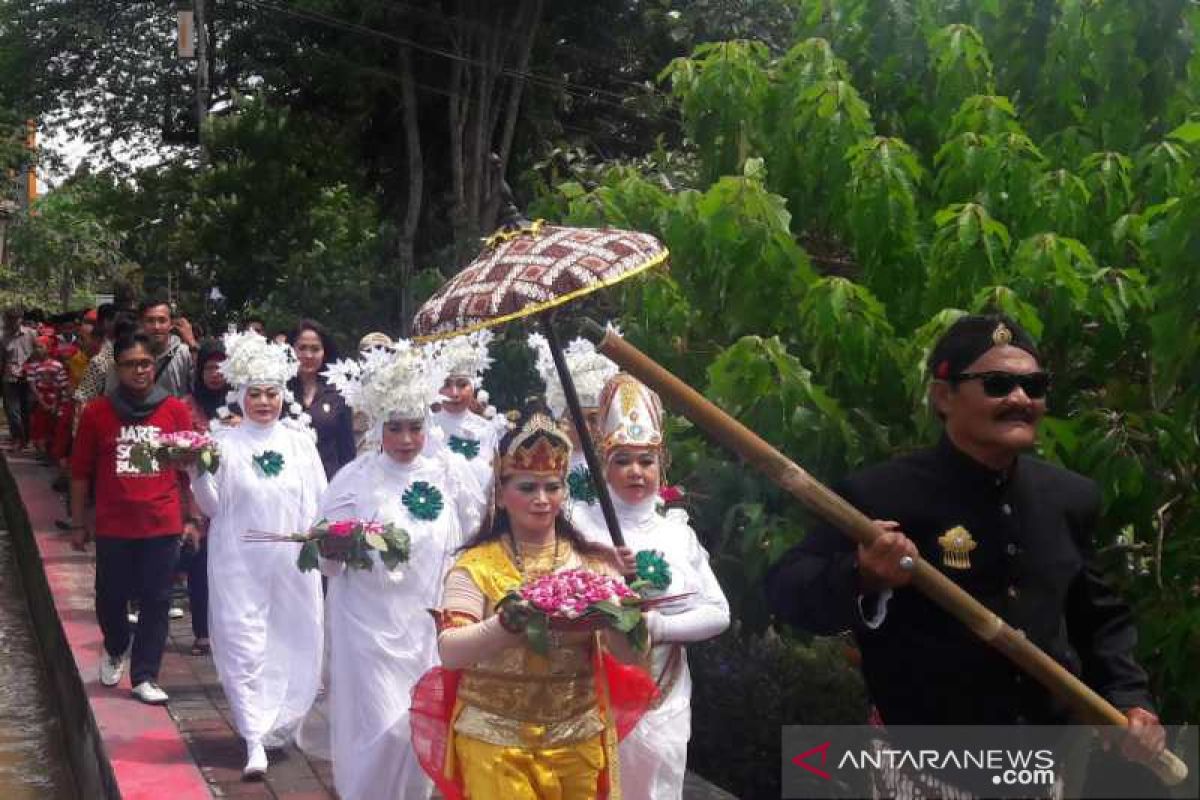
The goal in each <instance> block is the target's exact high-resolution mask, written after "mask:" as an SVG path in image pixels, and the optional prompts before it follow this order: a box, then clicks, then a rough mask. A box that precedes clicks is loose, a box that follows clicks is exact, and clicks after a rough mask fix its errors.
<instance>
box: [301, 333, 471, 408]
mask: <svg viewBox="0 0 1200 800" xmlns="http://www.w3.org/2000/svg"><path fill="white" fill-rule="evenodd" d="M448 374H449V365H448V363H447V361H446V359H445V358H444V356H443V354H442V352H441V348H440V347H439V346H438V345H437V344H432V345H426V346H421V345H414V344H413V343H412V342H409V341H407V340H405V339H401V340H400V341H398V342H396V343H395V344H394V345H392V346H391V347H373V348H371V349H370V350H368V351H367V352H365V353H363V354H362V356H361V358H359V359H358V360H348V359H343V360H341V361H338V362H337V363H335V364H330V365H329V366H328V367H326V369H325V377H326V378H327V379H328V380H329V382H330V383H331V384H332V385H333V386H334V388H336V389H337V390H338V392H339V393H340V394H341V395H342V397H344V398H345V399H346V404H347V405H349V406H350V408H352V409H354V410H355V411H358V412H361V413H363V414H365V415H366V417H367V419H369V420H370V421H371V427H372V428H376V427H378V426H379V425H381V424H382V423H384V422H387V421H388V420H389V419H397V418H399V419H424V418H425V415H426V414H427V413H428V412H429V406H430V404H431V403H432V402H433V401H434V400H436V399H437V397H438V392H439V390H440V389H441V388H442V384H443V383H444V382H445V380H446V376H447V375H448Z"/></svg>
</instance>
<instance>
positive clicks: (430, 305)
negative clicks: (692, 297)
mask: <svg viewBox="0 0 1200 800" xmlns="http://www.w3.org/2000/svg"><path fill="white" fill-rule="evenodd" d="M667 256H668V252H667V248H666V247H664V246H663V244H662V242H660V241H659V240H658V239H656V238H655V237H653V236H651V235H650V234H648V233H638V232H636V231H624V230H620V229H617V228H572V227H563V226H559V225H548V224H546V223H545V222H544V221H542V220H536V221H534V222H532V223H528V224H524V225H521V226H519V227H514V228H506V229H502V230H500V231H498V232H497V233H495V234H493V235H492V236H490V237H488V239H487V240H486V241H485V242H484V247H483V250H482V252H480V254H479V255H478V256H476V258H475V260H474V261H472V262H471V263H470V264H468V265H467V266H466V267H464V268H463V270H462V271H461V272H459V273H458V274H457V275H455V276H454V277H453V278H451V279H450V280H449V281H448V282H447V283H446V284H445V285H444V286H442V288H441V289H439V290H438V291H437V292H436V293H435V294H434V295H433V297H431V298H429V300H428V301H426V302H425V304H424V305H423V306H421V308H420V310H419V311H417V315H416V317H415V318H414V320H413V333H414V334H415V335H416V336H417V337H418V338H420V339H426V340H428V339H440V338H446V337H450V336H456V335H459V334H462V333H469V332H471V331H475V330H479V329H480V328H488V327H492V326H494V325H502V324H504V323H506V322H510V321H512V320H515V319H520V318H521V317H527V316H530V315H533V314H537V313H539V312H542V311H547V310H549V309H552V308H555V307H557V306H560V305H563V304H564V303H568V302H570V301H572V300H574V299H576V298H579V297H583V296H584V295H586V294H590V293H592V292H594V291H597V290H599V289H604V288H606V287H608V286H612V285H613V284H616V283H620V282H621V281H623V280H625V279H626V278H630V277H633V276H634V275H637V274H639V273H641V272H645V271H646V270H648V269H651V268H653V267H656V266H659V265H660V264H664V263H666V261H667Z"/></svg>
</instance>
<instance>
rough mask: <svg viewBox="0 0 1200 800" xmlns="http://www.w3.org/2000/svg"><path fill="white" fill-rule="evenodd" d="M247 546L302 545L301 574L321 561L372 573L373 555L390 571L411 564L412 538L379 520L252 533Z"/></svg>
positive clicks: (246, 537) (248, 534) (321, 523)
mask: <svg viewBox="0 0 1200 800" xmlns="http://www.w3.org/2000/svg"><path fill="white" fill-rule="evenodd" d="M242 541H246V542H295V543H298V544H299V545H300V552H299V554H298V555H297V557H296V566H297V567H299V568H300V571H301V572H308V571H309V570H314V569H317V567H318V566H319V565H320V561H319V558H318V557H322V558H326V559H329V560H330V561H338V562H341V563H343V564H345V565H346V566H347V567H349V568H351V569H359V570H370V569H373V568H374V566H375V559H374V558H372V556H371V553H372V552H374V553H375V554H376V555H378V557H379V561H381V562H382V563H383V566H384V567H385V568H386V569H388V570H394V569H396V567H398V566H400V565H401V564H403V563H405V562H406V561H408V552H409V544H410V540H409V535H408V532H407V531H405V530H404V529H402V528H398V527H396V526H395V525H393V524H391V523H390V522H389V523H385V522H379V521H378V520H373V519H372V520H364V519H353V518H351V519H339V520H334V521H332V522H331V521H329V520H326V519H323V520H320V521H319V522H317V524H315V525H313V526H312V527H311V528H309V529H308V530H307V531H305V532H304V533H272V532H270V531H260V530H250V531H247V532H246V533H245V534H244V535H243V536H242Z"/></svg>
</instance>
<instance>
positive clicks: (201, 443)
mask: <svg viewBox="0 0 1200 800" xmlns="http://www.w3.org/2000/svg"><path fill="white" fill-rule="evenodd" d="M158 443H159V445H161V446H163V447H174V448H176V449H178V450H203V449H205V448H209V447H213V446H214V444H213V440H212V437H211V436H209V435H208V434H207V433H198V432H196V431H176V432H175V433H164V434H161V435H160V436H159V437H158Z"/></svg>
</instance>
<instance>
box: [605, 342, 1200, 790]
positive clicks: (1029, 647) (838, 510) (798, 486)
mask: <svg viewBox="0 0 1200 800" xmlns="http://www.w3.org/2000/svg"><path fill="white" fill-rule="evenodd" d="M584 335H585V336H587V337H588V338H591V339H593V340H594V341H596V342H597V349H598V350H600V352H602V353H603V354H604V355H606V356H608V357H609V358H611V359H612V360H613V361H615V362H616V363H617V364H618V365H620V367H621V368H622V369H624V370H625V371H626V372H628V373H630V374H631V375H633V376H634V377H635V378H637V379H638V380H640V381H641V382H642V383H644V384H646V385H647V386H649V387H650V388H651V389H653V390H655V391H656V392H658V393H659V395H660V396H661V397H662V398H663V400H664V401H666V403H667V404H668V405H670V406H672V407H674V408H675V409H676V410H677V411H679V412H680V413H682V414H683V415H684V416H686V417H687V418H688V419H690V420H691V421H692V422H693V423H695V424H696V425H698V426H700V427H701V428H703V429H704V430H705V431H706V432H707V433H708V434H709V435H710V436H712V437H713V438H714V439H716V440H717V441H718V442H720V443H721V444H723V445H724V446H725V447H727V448H729V449H730V450H732V451H733V452H735V453H737V454H738V455H739V456H741V457H742V458H743V459H745V460H746V461H747V462H748V463H749V464H750V465H751V466H753V467H754V468H755V469H757V470H759V471H760V472H762V473H763V474H764V475H766V476H767V477H768V478H770V479H771V480H773V481H774V482H775V483H777V484H778V485H779V486H780V487H781V488H783V489H784V490H786V491H787V492H788V493H789V494H791V495H792V496H793V497H795V498H797V499H798V500H800V502H802V503H804V505H806V506H808V508H809V509H810V510H812V511H813V512H814V513H816V514H817V515H818V516H820V517H822V518H823V519H825V520H826V521H828V522H829V523H831V524H832V525H834V526H836V527H837V528H838V529H839V530H841V531H842V532H843V533H844V534H846V535H847V536H849V537H850V538H851V539H853V540H854V541H855V542H857V543H859V544H863V545H869V544H870V543H871V542H873V541H875V539H876V538H877V537H879V536H881V535H882V532H881V531H880V530H879V529H878V528H876V527H875V525H874V524H873V523H872V522H871V520H869V519H868V518H867V517H866V516H864V515H863V514H862V513H861V512H860V511H859V510H858V509H856V508H855V507H854V506H852V505H850V504H849V503H847V502H846V501H845V500H843V499H842V498H841V497H840V496H838V495H837V494H836V493H834V492H833V491H832V490H830V489H829V488H828V487H826V486H825V485H823V484H822V483H821V482H820V481H818V480H816V479H815V478H813V477H812V476H811V475H809V474H808V473H807V472H805V471H804V470H803V469H801V468H800V467H799V466H798V465H797V464H796V463H795V462H793V461H791V460H790V459H789V458H787V457H786V456H784V455H783V454H782V453H780V452H779V451H778V450H776V449H775V448H774V447H772V446H771V445H769V444H767V442H765V441H763V439H762V438H760V437H759V436H758V435H757V434H755V433H754V432H753V431H751V430H750V429H749V428H747V427H746V426H744V425H742V424H741V423H740V422H738V421H737V420H735V419H734V418H733V417H731V416H729V415H728V414H726V413H725V412H724V411H722V410H721V409H719V408H718V407H717V406H715V405H714V404H712V403H710V402H709V401H708V400H706V399H705V398H704V397H703V396H702V395H701V394H700V393H699V392H697V391H696V390H694V389H692V388H691V387H690V386H688V385H687V384H685V383H684V382H683V381H681V380H679V379H678V378H676V377H675V376H674V375H672V374H671V373H670V372H668V371H667V370H666V369H664V368H663V367H661V366H660V365H659V364H658V363H656V362H655V361H654V360H653V359H651V358H650V357H649V356H647V355H646V354H645V353H643V352H641V351H640V350H638V349H637V348H635V347H634V346H633V345H631V344H629V343H628V342H626V341H625V340H624V339H622V338H621V337H620V336H618V335H617V334H616V333H614V332H613V331H611V330H604V329H602V328H601V327H600V326H599V325H596V324H595V323H592V322H585V323H584ZM912 585H913V586H915V587H916V588H917V590H918V591H920V592H921V593H922V594H924V595H925V596H926V597H928V598H929V599H930V600H932V601H933V602H935V603H937V604H938V605H939V606H941V607H942V608H943V609H945V610H946V611H948V612H950V613H951V614H952V615H954V616H955V617H956V618H957V619H958V620H959V621H960V622H962V623H963V624H964V625H966V626H967V627H968V628H970V629H971V630H972V631H973V632H974V633H975V635H976V636H978V637H979V638H980V639H982V640H983V641H985V642H987V643H988V644H989V645H991V646H992V647H994V648H995V649H997V650H999V651H1000V652H1001V653H1003V654H1004V655H1005V656H1006V657H1007V658H1008V659H1009V660H1010V661H1012V662H1013V663H1014V664H1016V665H1017V666H1018V667H1020V668H1021V669H1022V670H1024V671H1025V672H1026V673H1027V674H1028V675H1030V676H1031V677H1033V678H1034V679H1035V680H1037V681H1038V682H1039V683H1041V684H1042V685H1043V686H1045V687H1046V689H1047V690H1049V691H1050V692H1051V694H1053V695H1055V696H1056V697H1059V698H1061V699H1063V700H1064V701H1065V702H1067V703H1068V704H1069V705H1070V706H1071V708H1072V709H1073V710H1074V712H1075V715H1076V716H1077V717H1078V718H1079V719H1080V720H1082V721H1083V722H1085V723H1087V724H1091V725H1115V726H1120V727H1124V726H1126V725H1128V724H1129V720H1128V719H1127V718H1126V717H1125V715H1124V714H1122V713H1121V712H1120V711H1119V710H1117V709H1116V708H1115V707H1114V706H1113V705H1112V704H1111V703H1109V702H1108V701H1107V700H1105V699H1104V698H1103V697H1101V696H1100V695H1099V694H1097V693H1096V692H1095V691H1093V690H1092V689H1091V688H1090V687H1089V686H1088V685H1087V684H1085V683H1084V682H1083V681H1081V680H1079V678H1077V677H1075V676H1074V675H1073V674H1071V672H1069V671H1068V670H1067V669H1066V668H1065V667H1063V666H1062V665H1061V664H1059V663H1058V662H1057V661H1055V660H1054V659H1053V658H1051V657H1050V656H1048V655H1046V653H1045V652H1044V651H1042V649H1041V648H1039V647H1038V646H1037V645H1035V644H1033V642H1030V641H1029V640H1028V639H1026V638H1025V635H1024V634H1023V633H1022V632H1021V631H1018V630H1015V629H1013V628H1012V627H1010V626H1009V625H1008V624H1007V623H1005V622H1004V620H1002V619H1000V617H998V616H996V615H995V614H993V613H992V612H991V611H990V610H988V608H987V607H985V606H984V605H983V604H982V603H980V602H979V601H978V600H976V599H975V598H974V597H972V596H971V595H970V594H968V593H967V592H965V591H963V589H961V588H960V587H959V586H958V584H956V583H954V581H952V580H950V579H949V578H947V577H946V576H945V575H943V574H942V572H941V571H940V570H938V569H937V568H936V567H934V566H933V565H931V564H930V563H929V562H927V561H925V559H923V558H921V557H919V556H918V558H917V559H916V568H915V569H914V570H913V579H912ZM1149 767H1150V768H1151V769H1152V770H1154V772H1155V774H1156V775H1158V777H1159V779H1160V780H1162V782H1163V783H1165V784H1166V785H1168V786H1175V785H1178V784H1179V783H1182V782H1183V781H1184V779H1186V778H1187V765H1186V764H1184V763H1183V761H1181V760H1180V759H1179V758H1178V757H1177V756H1176V755H1175V754H1174V753H1172V752H1171V751H1170V750H1163V752H1162V753H1160V754H1159V755H1158V757H1157V758H1156V759H1155V760H1154V761H1153V762H1152V763H1151V764H1149Z"/></svg>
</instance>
